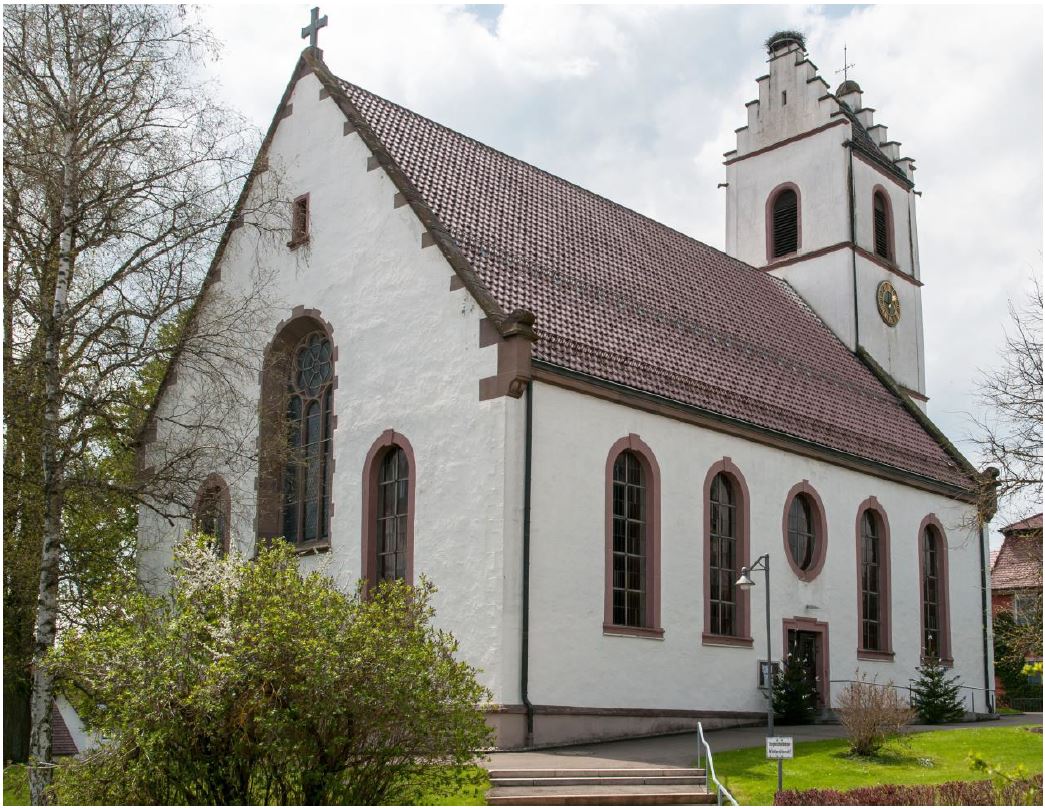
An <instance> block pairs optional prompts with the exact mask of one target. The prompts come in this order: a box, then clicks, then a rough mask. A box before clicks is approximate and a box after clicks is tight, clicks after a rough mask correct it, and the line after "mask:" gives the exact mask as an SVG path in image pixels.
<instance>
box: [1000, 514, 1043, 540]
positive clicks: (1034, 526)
mask: <svg viewBox="0 0 1045 808" xmlns="http://www.w3.org/2000/svg"><path fill="white" fill-rule="evenodd" d="M1041 517H1042V515H1041V514H1040V513H1039V514H1038V515H1037V516H1029V517H1027V518H1026V519H1021V520H1020V521H1019V522H1013V523H1012V524H1011V525H1006V526H1005V527H1003V528H1002V529H1001V530H1000V531H998V532H999V533H1004V534H1006V535H1007V534H1009V533H1018V532H1020V531H1024V530H1041Z"/></svg>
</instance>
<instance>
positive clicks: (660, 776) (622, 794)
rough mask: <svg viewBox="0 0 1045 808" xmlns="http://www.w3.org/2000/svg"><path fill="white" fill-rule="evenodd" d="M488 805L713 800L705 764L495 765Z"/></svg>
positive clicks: (709, 801)
mask: <svg viewBox="0 0 1045 808" xmlns="http://www.w3.org/2000/svg"><path fill="white" fill-rule="evenodd" d="M490 784H491V788H490V790H489V792H487V795H486V802H487V804H489V805H702V804H704V805H708V804H714V803H715V802H716V799H715V795H714V794H709V793H708V790H707V780H706V776H705V773H704V770H703V769H683V768H666V769H665V768H657V769H652V768H651V769H643V768H619V769H495V770H492V771H491V772H490Z"/></svg>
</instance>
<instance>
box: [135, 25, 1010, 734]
mask: <svg viewBox="0 0 1045 808" xmlns="http://www.w3.org/2000/svg"><path fill="white" fill-rule="evenodd" d="M767 60H768V72H767V73H766V75H764V76H761V77H759V78H758V79H757V85H758V97H757V99H755V100H752V101H751V102H749V103H748V104H747V121H746V124H745V125H744V126H742V127H741V128H740V129H738V130H737V133H736V134H737V137H736V149H735V150H733V151H731V152H729V153H728V154H726V155H725V166H726V172H725V173H726V182H725V191H724V192H725V194H726V196H727V205H726V210H727V213H726V242H725V243H726V251H725V252H722V251H720V250H718V249H715V248H713V247H710V246H708V245H706V244H704V243H702V242H700V241H697V240H695V239H694V238H691V237H689V236H687V235H684V234H683V233H680V232H678V231H676V230H673V229H671V228H670V227H667V226H665V225H662V224H660V223H658V222H656V221H653V220H652V219H649V218H647V217H645V216H643V215H641V214H639V213H636V212H635V211H632V210H629V209H628V208H626V207H623V206H621V205H618V204H616V203H614V202H612V201H610V200H608V199H605V198H603V197H601V196H598V195H596V194H594V193H591V192H589V191H586V190H585V189H583V188H580V187H578V186H576V185H574V184H572V183H570V182H567V181H566V180H563V179H561V178H559V177H556V176H553V175H552V174H549V173H547V172H546V171H542V170H541V169H540V168H537V167H535V166H533V165H529V164H527V163H524V162H522V161H520V160H517V159H514V158H512V157H510V156H508V155H506V154H504V153H502V152H499V151H497V150H496V149H493V148H491V147H489V146H486V145H484V144H482V143H479V142H477V141H475V140H473V139H471V138H469V137H466V136H465V135H462V134H460V133H458V132H455V131H453V130H451V129H448V128H446V127H445V126H442V125H440V124H438V123H436V122H434V121H431V120H428V119H427V118H424V117H422V116H421V115H418V114H416V113H414V112H411V111H410V110H408V109H405V108H403V107H401V106H399V105H397V104H395V103H393V102H391V101H388V100H386V99H384V98H380V97H378V96H376V95H374V94H373V93H371V92H368V91H367V90H365V89H363V88H361V87H358V86H355V85H353V84H351V83H349V82H347V81H345V80H343V79H340V78H338V77H337V76H335V75H333V74H332V73H331V72H330V70H329V69H328V68H327V66H326V64H325V63H324V61H323V56H322V52H321V51H320V50H319V49H318V48H317V47H315V43H314V42H313V44H312V46H311V47H308V48H306V49H305V50H304V52H303V53H302V54H301V57H300V59H299V61H298V63H297V66H296V67H295V69H294V72H293V75H292V77H291V79H290V82H289V84H288V86H287V88H286V91H285V93H284V95H283V98H282V100H281V101H280V103H279V106H278V108H277V109H276V113H275V116H274V118H273V122H272V125H271V128H270V129H269V131H268V134H267V136H266V138H265V140H264V143H263V146H262V150H261V153H260V154H259V156H258V161H257V164H256V166H255V172H254V173H253V174H252V179H251V180H250V181H248V184H247V187H246V188H245V190H244V193H243V196H242V197H241V211H246V210H249V208H250V204H249V203H250V200H251V195H252V194H253V193H255V192H256V186H257V182H258V178H259V177H263V176H264V175H265V173H266V172H268V171H274V170H277V169H278V170H279V172H280V176H281V182H282V183H283V185H284V190H285V196H286V198H287V200H288V204H290V205H291V206H292V208H291V209H292V215H291V216H290V217H289V219H290V223H289V225H288V232H285V233H284V234H282V238H280V239H279V240H278V241H265V240H263V239H261V238H260V236H259V235H258V234H257V232H256V231H255V230H253V229H252V228H249V227H243V226H240V225H241V224H242V219H241V218H240V217H237V218H235V219H233V221H232V222H231V224H230V226H229V229H228V230H227V232H226V233H225V236H224V238H223V240H222V242H221V245H220V246H219V249H218V252H217V255H216V257H215V259H214V262H213V265H212V267H211V270H210V275H209V276H208V279H207V282H206V284H205V286H204V291H203V293H202V295H203V296H202V299H201V301H200V304H199V307H198V309H199V311H200V312H203V313H205V312H206V309H207V306H208V305H210V303H209V300H210V299H212V298H213V299H217V297H220V296H221V295H222V294H228V295H231V294H233V293H234V292H235V291H236V290H246V289H249V288H250V284H251V283H252V279H254V278H256V277H257V275H258V273H259V272H261V273H263V274H265V275H266V277H269V278H271V282H270V283H269V285H268V288H267V290H266V298H265V300H266V302H265V305H266V306H267V312H268V317H267V320H268V322H269V323H270V326H269V327H267V330H266V333H265V334H263V335H262V336H261V337H260V338H259V339H258V340H257V341H256V343H254V344H244V345H243V346H242V349H243V351H244V352H245V355H249V356H254V357H257V358H258V361H257V362H256V364H257V366H258V367H260V368H261V372H260V375H259V376H258V378H256V379H251V380H249V381H248V382H247V388H248V389H247V398H249V400H250V406H249V407H248V408H246V409H245V410H244V411H243V412H242V413H241V416H242V421H243V423H244V424H256V432H255V437H256V440H257V446H258V458H257V460H256V461H255V462H254V463H253V465H250V466H241V465H240V466H238V465H236V464H235V463H233V462H231V461H229V460H228V459H227V458H226V457H225V456H224V455H223V453H222V451H221V447H216V448H215V451H214V456H213V464H212V466H211V468H209V469H207V470H206V471H207V473H206V474H203V475H201V479H200V480H199V489H198V490H199V496H198V500H197V506H196V509H195V512H194V513H192V514H185V517H184V518H183V519H181V520H177V519H175V520H173V523H172V522H168V521H167V520H165V519H162V518H160V517H158V516H156V515H155V514H154V513H153V512H151V511H149V510H146V509H143V510H142V513H141V520H140V522H141V524H140V544H141V549H140V560H139V567H140V569H141V570H142V575H143V578H144V577H150V576H155V575H158V574H161V573H162V570H163V569H164V568H166V567H168V566H169V565H170V563H171V548H172V546H173V545H174V544H175V543H176V542H177V541H178V540H180V539H181V537H183V536H184V535H185V534H186V533H187V532H188V531H189V530H190V529H191V528H192V526H193V524H194V523H195V524H196V525H197V526H199V527H203V528H204V529H206V530H207V531H208V532H212V533H216V534H217V535H218V536H219V538H220V539H221V540H222V541H223V542H224V543H225V546H226V547H234V548H236V549H238V550H239V551H240V552H241V553H244V554H247V555H250V554H253V553H254V552H255V549H256V547H257V546H258V545H259V544H260V543H264V542H266V541H272V540H275V539H278V538H282V539H283V540H285V541H287V542H290V543H291V544H293V545H294V546H295V547H296V548H297V549H298V551H299V553H300V555H301V565H302V568H303V569H304V570H311V569H324V570H325V571H327V572H328V573H329V574H331V575H333V576H335V578H336V579H337V580H338V581H339V582H341V583H343V585H344V587H345V588H346V589H352V588H354V587H355V585H356V583H357V581H359V580H360V579H367V580H370V581H380V580H382V579H386V578H405V579H406V580H408V581H411V582H415V581H417V580H418V579H419V578H420V576H422V575H423V576H425V577H427V578H428V579H430V580H431V581H433V582H434V583H435V585H436V586H437V587H438V590H439V591H438V593H437V594H436V596H435V601H434V603H435V607H436V610H437V615H436V619H437V622H438V623H439V625H440V626H442V627H445V628H447V629H449V630H451V631H452V632H453V633H454V634H455V636H456V637H457V638H458V639H459V641H460V653H461V655H462V657H463V658H464V659H466V660H467V661H469V662H470V663H472V664H474V665H475V666H477V667H478V668H480V669H481V671H482V673H481V680H482V681H483V683H484V684H485V685H486V686H487V687H488V688H489V689H490V691H491V692H492V694H493V702H492V703H491V704H490V705H487V709H488V713H487V714H488V718H489V721H490V723H491V724H492V725H493V726H494V727H495V728H496V731H497V742H498V744H499V745H500V746H501V747H503V748H520V747H524V746H535V745H536V746H540V745H549V744H556V743H566V742H576V741H583V740H592V739H608V738H620V737H634V736H640V735H649V734H657V733H663V732H673V731H680V730H687V729H693V728H695V726H696V722H697V721H698V720H699V721H701V722H703V724H704V726H705V727H706V728H707V727H714V726H725V725H730V724H737V723H753V722H758V721H761V720H764V717H765V710H766V694H765V690H764V689H762V688H761V687H760V685H761V684H764V681H763V680H762V678H761V674H762V671H763V670H764V666H763V664H762V662H763V661H764V660H766V659H767V643H769V644H770V645H771V648H772V654H771V658H772V659H773V660H780V658H781V656H782V655H786V654H787V653H788V652H795V653H797V654H801V655H802V656H804V657H807V658H808V659H809V663H810V675H811V676H812V677H815V686H816V690H817V696H818V700H819V703H820V705H821V706H822V707H830V705H831V704H832V698H833V697H834V696H835V695H836V694H837V693H838V692H839V690H840V689H841V688H843V687H844V686H845V684H846V682H847V681H850V680H854V679H858V678H859V677H860V676H861V675H862V674H867V676H868V677H876V678H877V681H878V682H880V683H885V682H889V681H892V682H894V683H896V684H898V685H906V684H907V683H908V681H909V680H910V679H911V678H912V677H913V676H914V675H915V668H916V666H918V665H920V664H921V663H922V662H923V660H925V659H927V658H929V657H938V658H940V659H941V660H942V661H943V662H944V664H945V665H947V666H949V667H950V668H951V670H952V672H953V673H954V674H957V675H958V676H960V679H961V683H962V684H963V685H965V686H967V689H966V690H964V691H963V693H964V694H965V696H966V704H967V709H969V710H974V711H977V712H984V711H986V710H987V709H989V705H990V704H991V701H990V693H989V689H990V688H991V687H992V686H993V671H992V667H991V666H992V661H991V657H990V650H989V648H988V643H987V637H988V632H989V619H990V618H989V612H988V603H987V600H986V593H987V592H988V591H989V590H988V589H987V586H988V585H987V578H986V564H985V558H986V553H987V545H986V534H985V532H984V531H983V530H982V529H981V528H979V527H977V524H978V520H979V517H980V514H978V513H977V504H976V503H977V491H978V490H980V489H981V487H982V485H983V480H984V477H983V476H982V475H981V473H980V472H978V471H977V470H976V469H974V468H973V467H972V466H971V465H970V464H969V462H968V461H967V460H966V459H965V458H964V457H962V455H961V454H960V453H959V452H958V451H957V450H956V449H955V448H954V446H952V445H951V443H950V442H949V441H948V440H947V439H946V438H945V437H944V435H943V434H942V433H941V432H940V431H939V430H938V429H937V428H936V427H935V426H934V425H933V424H932V422H931V421H930V420H929V418H928V417H927V415H926V406H927V402H928V400H929V395H928V394H929V391H927V390H926V386H925V360H924V353H925V352H924V345H923V337H922V306H921V296H922V291H923V282H922V277H921V268H920V266H919V255H918V232H917V226H916V214H915V198H916V195H917V192H916V191H915V185H914V161H913V160H912V159H911V158H909V157H904V156H901V152H900V144H899V143H897V142H896V141H895V140H893V139H891V135H890V134H889V133H888V131H887V128H886V127H885V126H884V125H883V124H882V123H880V122H876V120H875V115H876V111H875V110H874V109H872V108H870V107H868V106H865V101H864V98H863V93H862V91H861V88H860V87H859V86H858V85H857V84H856V82H854V81H851V80H846V81H844V82H843V83H842V84H841V86H839V87H838V88H837V89H836V90H834V91H832V89H831V87H830V86H829V85H828V83H827V82H826V81H825V80H824V79H823V78H822V77H821V76H820V75H818V73H817V68H816V66H815V65H814V64H813V63H812V62H811V61H810V60H809V58H808V56H807V55H806V52H805V50H804V42H803V41H802V39H801V37H800V36H798V35H794V34H787V33H785V34H778V35H776V36H774V37H773V38H771V39H770V41H769V42H768V43H767ZM738 114H739V111H738ZM242 215H249V214H245V213H241V216H242ZM191 377H192V373H191V371H190V370H189V369H188V368H182V367H179V366H178V364H177V362H175V363H174V366H173V370H172V371H170V372H169V374H168V378H167V379H166V380H165V381H164V384H163V385H162V388H161V392H160V394H159V396H158V397H157V400H156V403H155V404H154V407H153V410H152V411H151V413H150V425H149V428H148V430H147V433H146V440H145V441H144V442H143V445H142V448H141V458H142V460H141V462H142V465H143V467H145V468H147V467H148V465H149V463H150V462H152V461H150V458H151V457H155V456H156V455H157V453H162V452H163V451H164V448H163V447H164V446H165V445H166V443H167V442H168V441H170V440H173V439H175V438H176V436H177V432H178V430H179V429H181V428H182V427H181V426H180V421H179V419H178V417H177V415H176V414H177V411H178V401H179V398H180V397H183V396H184V395H187V393H185V392H184V391H185V390H188V389H189V388H191V386H192V384H193V379H192V378H191ZM288 434H289V436H290V437H289V443H290V451H289V452H288V451H284V450H282V449H281V445H282V444H285V441H284V440H283V436H286V435H288ZM762 556H768V561H769V562H771V563H769V567H770V571H769V572H768V573H767V574H766V575H763V573H762V572H760V571H753V572H751V573H750V576H751V580H752V581H753V582H754V586H753V587H740V586H737V580H738V578H740V576H741V574H742V568H744V567H748V566H751V565H756V564H755V562H756V561H757V560H758V559H760V558H761V557H762ZM766 563H767V562H766V561H763V562H762V564H761V565H756V568H757V567H758V566H763V565H765V564H766ZM767 578H768V580H767ZM767 583H768V584H769V586H770V587H771V589H770V591H771V595H772V598H771V602H770V603H769V607H770V608H769V614H770V626H769V636H768V637H767V636H766V600H765V599H766V592H767Z"/></svg>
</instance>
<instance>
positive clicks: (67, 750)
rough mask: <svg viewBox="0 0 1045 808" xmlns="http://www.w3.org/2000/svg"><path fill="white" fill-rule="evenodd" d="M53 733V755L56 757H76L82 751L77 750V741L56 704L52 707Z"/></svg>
mask: <svg viewBox="0 0 1045 808" xmlns="http://www.w3.org/2000/svg"><path fill="white" fill-rule="evenodd" d="M51 732H52V733H53V737H52V741H51V754H52V755H54V756H56V757H57V756H58V755H75V754H76V753H77V752H79V751H80V750H79V749H77V748H76V741H74V740H73V736H72V733H71V732H69V727H68V726H66V724H65V719H64V718H62V711H61V710H59V709H58V705H57V704H56V703H52V705H51Z"/></svg>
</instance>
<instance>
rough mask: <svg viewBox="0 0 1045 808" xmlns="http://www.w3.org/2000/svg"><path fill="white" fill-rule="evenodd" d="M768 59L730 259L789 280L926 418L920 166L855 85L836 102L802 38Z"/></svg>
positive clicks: (777, 39)
mask: <svg viewBox="0 0 1045 808" xmlns="http://www.w3.org/2000/svg"><path fill="white" fill-rule="evenodd" d="M766 49H767V60H768V64H769V72H768V73H766V74H765V75H763V76H760V77H759V78H758V79H757V82H758V98H756V99H755V100H753V101H749V102H748V103H747V123H746V124H745V125H744V126H742V127H740V128H739V129H737V130H736V135H737V147H736V149H734V150H733V151H730V152H727V153H726V155H725V158H726V160H725V165H726V179H727V182H726V194H727V201H726V252H728V253H729V254H730V255H732V256H734V257H736V258H739V259H740V260H741V261H744V262H746V263H748V264H751V265H752V266H754V267H757V268H759V269H762V270H763V271H765V272H769V273H771V274H773V275H775V276H777V277H779V278H782V279H783V280H786V281H787V282H788V283H789V284H791V286H792V287H794V289H795V290H796V291H797V292H798V293H799V294H800V295H801V296H802V297H803V299H804V300H805V301H806V303H808V304H809V306H810V307H811V308H812V309H813V310H814V311H815V312H816V313H817V315H818V316H819V317H820V319H821V320H823V321H824V322H825V323H826V324H827V326H828V327H829V328H831V330H832V331H834V333H835V334H836V335H837V336H838V338H839V339H841V340H842V341H843V342H844V343H845V344H846V346H848V348H849V349H850V350H852V351H856V350H857V349H860V348H862V349H864V350H865V351H867V353H868V354H869V355H870V356H871V357H872V358H873V359H874V360H875V361H876V362H877V363H878V364H879V365H880V366H881V367H882V368H884V369H885V370H886V371H887V372H888V373H889V374H890V375H891V376H892V377H893V379H894V380H895V381H896V382H897V384H898V385H899V386H900V387H901V388H903V389H904V391H905V392H907V393H908V395H910V397H911V399H912V400H913V401H914V402H915V403H916V404H918V405H919V406H920V407H921V408H922V409H923V410H924V409H925V404H926V402H927V401H928V399H927V397H926V395H925V359H924V346H923V341H922V300H921V288H922V281H921V279H920V271H919V265H918V231H917V227H916V223H915V190H914V160H912V159H911V158H909V157H901V156H900V144H899V143H898V142H896V141H895V140H890V139H889V135H888V131H887V129H886V127H885V126H884V125H882V124H881V123H875V121H874V113H875V110H874V109H872V108H870V107H866V106H864V101H863V91H862V90H861V89H860V86H859V85H858V84H857V83H856V82H855V81H852V80H850V79H848V78H846V80H845V81H843V82H842V83H841V84H840V85H839V86H838V88H837V89H836V90H835V91H834V92H832V90H831V86H830V85H829V84H828V83H827V81H826V80H825V79H824V78H823V77H822V76H820V75H818V73H817V67H816V65H814V64H813V63H812V62H811V61H810V60H809V57H808V56H807V54H806V51H805V40H804V38H803V36H802V35H801V34H800V33H797V32H794V31H782V32H779V33H777V34H774V35H773V36H771V37H770V38H769V39H768V40H767V42H766Z"/></svg>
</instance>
